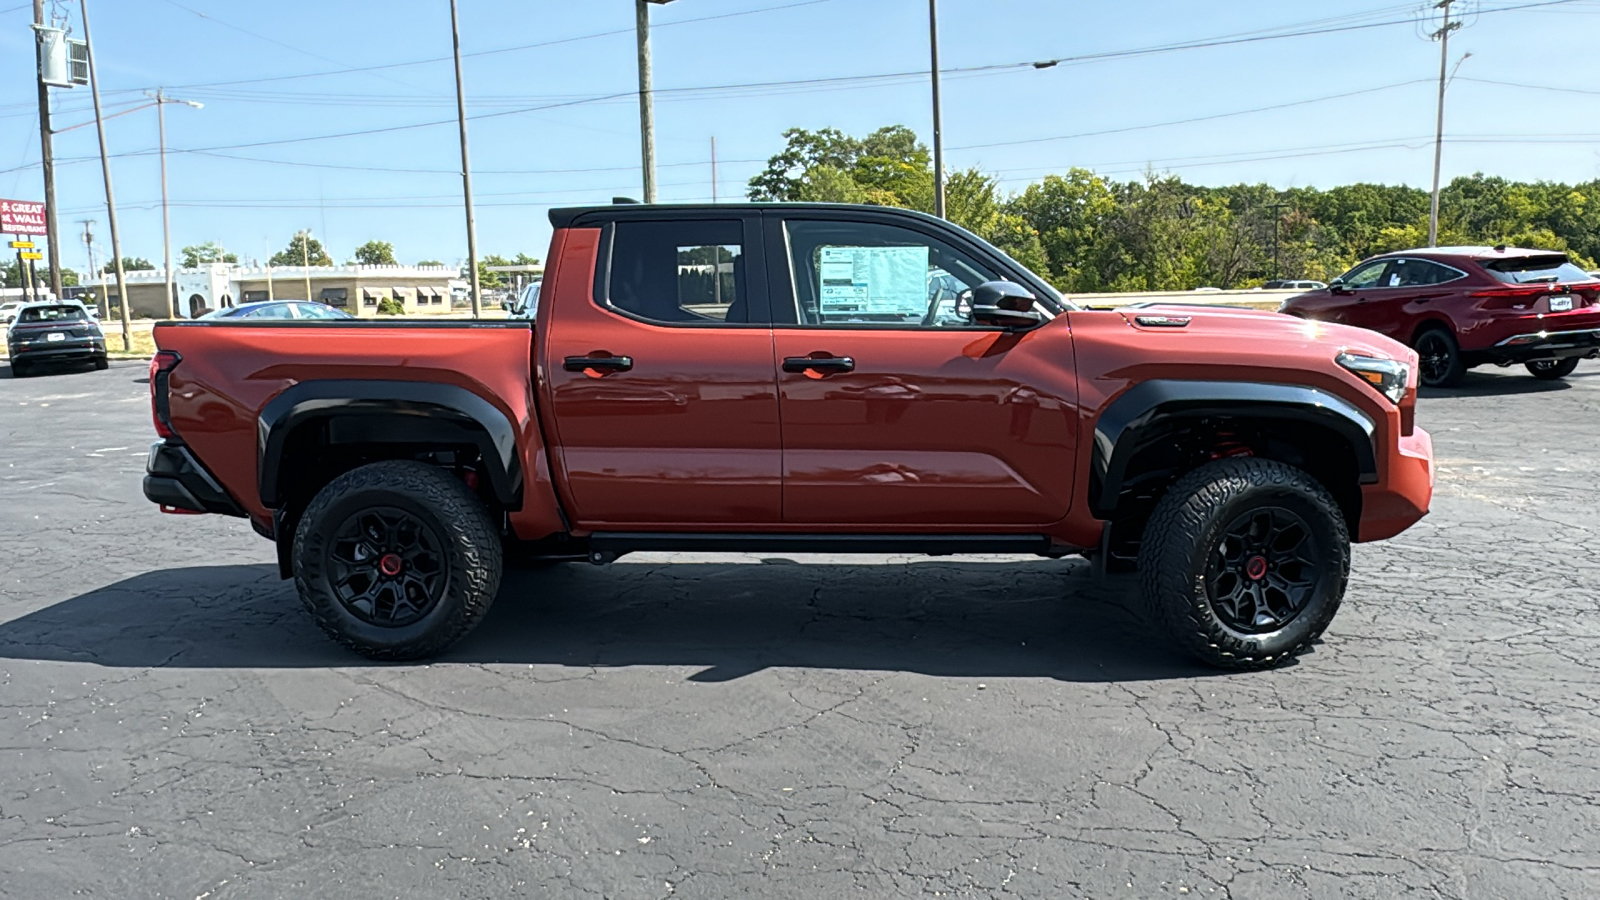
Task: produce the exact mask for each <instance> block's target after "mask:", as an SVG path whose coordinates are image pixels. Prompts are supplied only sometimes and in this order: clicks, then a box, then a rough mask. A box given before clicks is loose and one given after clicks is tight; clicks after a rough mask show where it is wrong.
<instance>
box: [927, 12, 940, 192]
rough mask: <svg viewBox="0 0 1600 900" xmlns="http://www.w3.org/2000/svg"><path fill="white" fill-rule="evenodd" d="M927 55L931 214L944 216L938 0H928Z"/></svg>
mask: <svg viewBox="0 0 1600 900" xmlns="http://www.w3.org/2000/svg"><path fill="white" fill-rule="evenodd" d="M928 55H929V56H930V57H931V60H932V62H931V65H930V66H929V70H930V74H931V75H932V76H933V214H934V215H936V216H938V217H939V218H941V219H942V218H944V133H943V128H942V127H941V123H940V112H939V0H928Z"/></svg>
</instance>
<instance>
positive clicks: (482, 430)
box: [256, 379, 523, 510]
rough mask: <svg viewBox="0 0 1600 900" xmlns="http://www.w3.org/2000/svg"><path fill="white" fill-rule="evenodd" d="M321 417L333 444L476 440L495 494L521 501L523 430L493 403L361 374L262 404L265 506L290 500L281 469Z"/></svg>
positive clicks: (307, 385)
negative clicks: (300, 436)
mask: <svg viewBox="0 0 1600 900" xmlns="http://www.w3.org/2000/svg"><path fill="white" fill-rule="evenodd" d="M320 422H326V423H328V424H329V426H330V438H331V442H332V443H375V444H386V443H388V444H393V443H428V442H430V441H433V440H443V441H449V442H451V443H463V444H471V445H474V446H476V447H477V448H478V451H479V454H480V455H481V457H482V459H483V464H484V468H485V469H486V470H487V474H488V477H489V486H490V488H491V489H492V491H493V492H494V496H495V499H496V500H497V501H499V503H500V504H501V505H502V506H503V507H504V508H505V509H506V510H516V509H520V508H521V506H522V477H523V476H522V465H521V462H520V461H519V459H518V457H517V430H516V428H515V427H514V426H513V425H512V423H511V421H510V420H509V419H508V418H506V416H505V414H504V413H502V412H501V411H500V410H499V409H496V408H495V406H494V405H493V404H491V403H490V402H489V401H487V400H485V399H484V398H482V397H480V396H478V395H477V394H474V393H473V392H471V391H469V390H467V389H466V388H462V387H457V386H456V385H453V384H436V383H433V382H424V381H364V380H354V379H352V380H345V379H330V380H324V381H305V382H301V383H300V384H297V385H294V386H293V387H290V388H288V389H287V390H285V391H283V392H282V393H280V394H278V395H277V396H276V397H274V398H273V399H272V400H271V401H270V402H268V403H267V405H266V406H265V407H264V408H263V409H262V410H261V414H260V416H259V417H257V420H256V426H257V441H256V462H257V469H256V472H257V481H258V488H259V490H260V493H261V503H262V505H263V506H266V507H267V508H268V509H276V508H278V507H279V506H281V505H282V504H283V503H284V502H285V500H286V490H285V485H284V484H283V482H282V479H281V477H280V473H281V472H282V470H283V466H284V465H285V462H286V461H285V459H284V453H285V450H286V448H287V447H288V445H289V438H290V436H291V435H293V434H294V433H295V432H296V431H297V430H298V429H300V428H301V427H303V426H306V425H309V424H313V423H320ZM335 425H337V428H335V427H333V426H335Z"/></svg>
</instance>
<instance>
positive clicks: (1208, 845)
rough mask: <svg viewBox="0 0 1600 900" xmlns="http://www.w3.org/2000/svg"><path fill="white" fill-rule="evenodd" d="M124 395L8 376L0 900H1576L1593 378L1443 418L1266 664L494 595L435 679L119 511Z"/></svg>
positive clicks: (1587, 664)
mask: <svg viewBox="0 0 1600 900" xmlns="http://www.w3.org/2000/svg"><path fill="white" fill-rule="evenodd" d="M144 374H145V368H144V366H143V365H142V364H136V363H113V364H112V368H111V369H110V370H109V371H106V372H73V373H62V374H54V375H49V376H43V377H37V378H29V379H21V380H16V379H12V378H11V377H10V372H9V369H8V368H5V367H0V448H3V449H0V897H6V898H11V897H15V898H27V900H42V898H54V897H68V896H94V897H113V898H165V897H171V898H181V900H200V898H205V900H213V898H279V897H316V898H320V900H331V898H344V897H352V898H355V897H359V898H368V897H428V898H446V897H450V898H453V897H462V898H469V897H470V898H482V897H502V896H506V897H509V896H528V897H563V898H565V897H614V898H663V897H675V898H729V897H738V898H751V897H795V898H819V897H846V896H849V897H873V898H877V897H918V896H952V897H1002V896H1018V897H1052V898H1054V897H1063V898H1068V897H1072V898H1075V897H1092V898H1102V897H1129V898H1144V897H1167V896H1172V897H1177V896H1184V895H1187V896H1200V897H1233V898H1268V897H1270V898H1299V897H1340V898H1345V897H1357V898H1392V897H1413V896H1414V897H1427V898H1463V900H1465V898H1499V897H1505V898H1558V897H1590V896H1593V894H1594V893H1595V888H1596V886H1597V885H1600V751H1597V749H1596V747H1597V744H1600V611H1597V606H1600V604H1597V600H1600V534H1597V529H1600V515H1597V512H1596V504H1597V499H1596V498H1597V496H1600V475H1597V473H1600V364H1597V363H1594V362H1586V363H1584V364H1583V365H1582V366H1581V367H1580V368H1579V369H1578V371H1577V373H1576V374H1575V375H1574V376H1573V377H1572V378H1571V379H1569V380H1568V381H1567V382H1565V383H1556V384H1547V383H1543V382H1538V381H1535V380H1534V379H1532V378H1529V377H1528V376H1526V375H1525V374H1523V373H1522V370H1521V369H1520V368H1517V369H1510V370H1505V371H1498V370H1487V371H1485V370H1479V371H1478V372H1474V373H1473V374H1472V375H1470V376H1469V380H1468V382H1467V384H1466V386H1464V387H1463V388H1461V389H1457V390H1452V391H1442V392H1432V393H1430V394H1426V395H1425V396H1424V399H1423V400H1422V403H1421V409H1420V411H1419V414H1418V419H1419V423H1420V424H1421V425H1422V426H1423V427H1425V428H1428V429H1430V430H1431V431H1432V432H1433V434H1434V438H1435V441H1436V450H1437V453H1438V456H1439V484H1438V488H1437V494H1436V496H1435V503H1434V512H1433V514H1432V515H1431V516H1429V517H1428V518H1427V519H1425V520H1423V522H1422V523H1421V524H1419V525H1417V526H1416V527H1414V528H1412V529H1411V530H1410V531H1408V532H1407V533H1406V534H1404V535H1402V536H1400V537H1399V538H1397V539H1395V540H1392V541H1389V542H1387V543H1382V544H1371V545H1363V546H1360V547H1358V548H1357V549H1356V551H1355V559H1354V572H1353V577H1352V580H1351V585H1350V591H1349V594H1348V596H1347V598H1346V601H1345V605H1344V608H1343V609H1342V610H1341V612H1340V613H1339V615H1338V617H1337V618H1336V619H1335V621H1334V623H1333V625H1332V627H1331V629H1330V630H1329V632H1328V635H1327V637H1326V638H1325V640H1324V642H1323V643H1322V644H1321V645H1320V646H1318V647H1317V648H1316V649H1315V651H1314V652H1313V653H1311V654H1309V655H1307V656H1305V657H1303V658H1302V659H1301V660H1300V661H1298V663H1296V664H1295V665H1292V666H1290V667H1288V668H1284V669H1281V670H1276V671H1272V672H1264V673H1251V674H1227V673H1218V672H1214V671H1210V670H1206V669H1201V668H1198V667H1196V666H1194V665H1192V664H1190V663H1188V662H1186V661H1185V660H1184V659H1183V658H1181V657H1178V656H1175V655H1173V653H1171V652H1170V651H1168V650H1167V649H1166V648H1165V646H1163V645H1162V644H1160V643H1159V642H1156V641H1153V640H1152V639H1151V636H1150V632H1149V629H1148V628H1147V626H1146V625H1145V623H1144V622H1143V620H1142V619H1141V616H1140V614H1139V612H1138V604H1137V603H1136V602H1135V598H1134V597H1133V595H1132V590H1133V588H1132V585H1131V583H1130V582H1129V581H1128V580H1126V579H1113V580H1111V581H1109V582H1104V583H1097V582H1095V581H1094V580H1093V579H1092V578H1091V576H1090V573H1089V567H1088V565H1087V564H1086V563H1085V562H1083V561H1081V560H1061V561H1042V560H1036V559H1031V558H1006V559H982V558H945V559H914V558H903V557H842V556H816V557H796V556H777V555H750V556H742V557H710V556H694V555H685V554H651V555H637V556H630V557H625V558H624V559H622V560H621V561H619V562H617V563H615V564H613V565H611V566H608V567H593V566H589V565H587V564H566V565H559V566H553V567H550V568H547V569H542V570H532V571H515V572H512V573H511V574H509V576H508V577H507V579H506V582H505V587H504V588H503V590H502V591H501V594H500V597H499V599H498V601H497V603H496V606H495V608H494V610H493V611H492V612H491V614H490V616H489V618H488V619H487V620H486V621H485V622H484V623H483V625H482V626H481V627H480V628H479V629H478V631H477V632H476V633H475V634H473V635H472V636H470V637H469V638H468V639H467V640H466V641H464V642H463V643H462V644H460V645H459V646H458V647H456V648H455V649H454V650H453V651H452V652H451V653H449V654H448V655H447V656H446V657H444V658H442V659H440V660H437V661H435V662H433V663H432V664H430V665H371V664H368V663H366V662H364V661H362V660H360V659H358V658H355V657H352V656H349V655H347V654H346V653H344V652H343V651H341V650H339V649H338V648H337V647H336V646H334V645H333V644H332V643H330V642H329V641H328V640H327V639H325V638H324V637H323V635H322V634H321V633H320V632H319V631H318V630H317V629H316V628H315V627H314V626H313V625H312V623H311V620H310V617H309V616H308V615H307V614H306V613H305V612H304V610H303V609H302V608H301V606H300V603H299V601H298V599H297V598H296V596H295V594H294V590H293V588H292V586H291V585H290V584H288V583H286V582H283V581H280V580H278V578H277V576H276V571H275V566H274V565H273V551H272V547H271V545H270V544H269V543H268V542H266V541H264V540H262V539H260V538H259V537H257V536H256V535H255V534H254V533H253V532H251V530H250V528H249V527H248V525H246V524H245V523H244V522H243V521H242V520H237V519H226V518H220V517H215V516H164V515H161V514H159V513H158V512H157V511H156V509H155V508H154V507H153V506H152V505H150V504H149V503H148V502H146V501H145V500H144V498H143V496H142V495H141V493H140V490H139V479H140V476H141V474H142V471H143V464H144V455H145V448H146V447H147V445H148V443H149V441H150V440H151V439H152V438H153V435H152V432H151V426H150V421H149V402H148V388H147V386H146V384H145V382H144Z"/></svg>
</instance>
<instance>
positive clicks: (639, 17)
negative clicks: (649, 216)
mask: <svg viewBox="0 0 1600 900" xmlns="http://www.w3.org/2000/svg"><path fill="white" fill-rule="evenodd" d="M671 2H672V0H633V4H634V10H633V13H634V22H633V29H634V36H635V37H637V38H638V41H639V152H640V163H641V165H642V167H643V169H644V202H646V203H654V202H656V114H655V103H654V101H653V100H651V98H650V4H652V3H654V4H657V5H661V4H666V3H671Z"/></svg>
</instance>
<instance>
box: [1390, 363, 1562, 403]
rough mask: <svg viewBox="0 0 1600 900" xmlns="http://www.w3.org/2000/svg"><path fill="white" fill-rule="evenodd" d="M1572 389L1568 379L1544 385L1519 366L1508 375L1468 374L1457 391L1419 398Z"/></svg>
mask: <svg viewBox="0 0 1600 900" xmlns="http://www.w3.org/2000/svg"><path fill="white" fill-rule="evenodd" d="M1584 374H1585V373H1584V372H1583V371H1582V370H1579V371H1578V372H1574V373H1573V374H1571V375H1569V376H1567V377H1568V378H1578V377H1582V376H1583V375H1584ZM1571 388H1572V385H1570V384H1568V383H1567V382H1566V380H1565V379H1558V380H1555V381H1543V380H1540V379H1538V378H1535V377H1533V376H1532V375H1529V374H1527V373H1526V372H1524V371H1523V370H1522V367H1521V366H1518V367H1516V370H1515V371H1512V370H1510V369H1507V370H1506V371H1505V373H1504V374H1498V373H1494V372H1468V373H1467V374H1466V377H1465V378H1463V379H1462V380H1461V384H1459V385H1457V386H1455V387H1448V388H1440V387H1424V388H1421V389H1419V391H1418V396H1420V397H1422V398H1423V399H1424V400H1427V399H1446V398H1450V397H1512V396H1516V395H1518V394H1548V393H1551V392H1558V391H1565V390H1570V389H1571Z"/></svg>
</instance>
